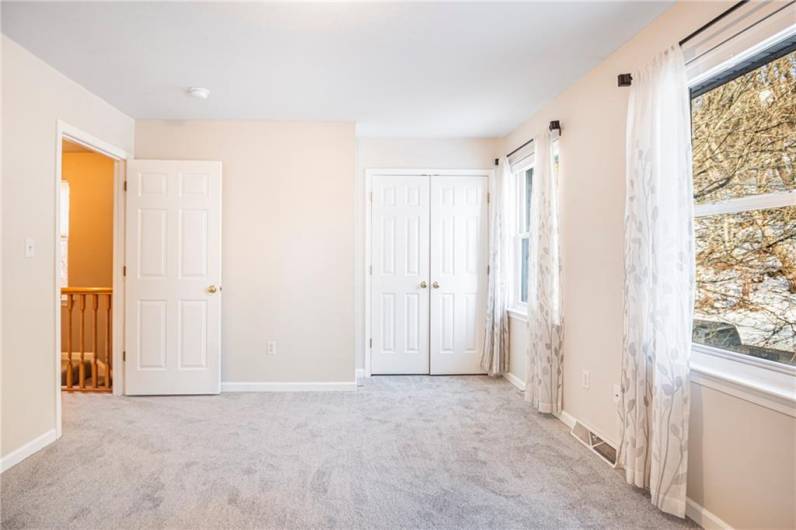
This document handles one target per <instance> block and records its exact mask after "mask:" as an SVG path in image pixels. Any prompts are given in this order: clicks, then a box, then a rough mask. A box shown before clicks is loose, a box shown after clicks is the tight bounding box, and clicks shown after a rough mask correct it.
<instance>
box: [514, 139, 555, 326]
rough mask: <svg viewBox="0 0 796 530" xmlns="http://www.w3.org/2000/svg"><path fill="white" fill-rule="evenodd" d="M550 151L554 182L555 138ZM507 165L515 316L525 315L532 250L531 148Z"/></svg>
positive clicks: (532, 168) (519, 153)
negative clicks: (509, 171)
mask: <svg viewBox="0 0 796 530" xmlns="http://www.w3.org/2000/svg"><path fill="white" fill-rule="evenodd" d="M550 149H551V153H550V154H551V156H552V163H553V168H552V169H553V172H554V174H555V175H556V178H557V176H558V168H559V155H558V149H559V146H558V136H555V137H554V138H552V141H551V146H550ZM509 163H510V164H511V169H512V175H513V177H514V186H513V196H514V210H513V215H512V216H511V219H510V224H511V225H512V226H513V227H514V228H513V238H512V239H513V241H512V256H513V259H512V262H513V269H514V274H513V282H512V283H513V288H512V291H513V292H512V297H511V306H512V309H513V310H514V311H515V312H516V313H527V310H528V260H529V257H530V250H531V242H530V229H531V214H532V213H533V212H532V208H533V201H532V199H533V187H534V171H535V157H534V152H533V144H532V143H531V144H530V145H529V146H528V147H527V148H526V149H525V150H524V152H523V151H520V152H518V153H517V154H516V156H515V157H514V158H513V159H512V158H509Z"/></svg>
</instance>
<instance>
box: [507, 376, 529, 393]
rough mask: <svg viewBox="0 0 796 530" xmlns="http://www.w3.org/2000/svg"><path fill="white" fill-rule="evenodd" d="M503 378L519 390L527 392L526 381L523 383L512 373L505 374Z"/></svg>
mask: <svg viewBox="0 0 796 530" xmlns="http://www.w3.org/2000/svg"><path fill="white" fill-rule="evenodd" d="M503 378H504V379H505V380H506V381H508V382H509V383H511V384H512V385H514V386H516V387H517V389H518V390H521V391H523V392H524V391H525V381H523V380H522V379H520V378H519V377H517V376H516V375H514V374H512V373H511V372H507V373H505V374H503Z"/></svg>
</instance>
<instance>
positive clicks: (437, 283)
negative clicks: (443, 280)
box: [431, 282, 439, 289]
mask: <svg viewBox="0 0 796 530" xmlns="http://www.w3.org/2000/svg"><path fill="white" fill-rule="evenodd" d="M431 287H433V288H434V289H439V282H434V283H432V284H431Z"/></svg>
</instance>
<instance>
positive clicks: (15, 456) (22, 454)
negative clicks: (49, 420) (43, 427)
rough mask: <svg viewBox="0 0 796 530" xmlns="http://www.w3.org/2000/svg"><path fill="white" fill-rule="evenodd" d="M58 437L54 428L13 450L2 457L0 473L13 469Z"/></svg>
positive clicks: (0, 459)
mask: <svg viewBox="0 0 796 530" xmlns="http://www.w3.org/2000/svg"><path fill="white" fill-rule="evenodd" d="M57 439H58V436H56V434H55V429H52V430H49V431H47V432H45V433H44V434H42V435H40V436H37V437H36V438H34V439H33V440H31V441H29V442H28V443H26V444H25V445H23V446H22V447H20V448H18V449H15V450H14V451H11V452H10V453H8V454H7V455H6V456H4V457H3V458H0V473H3V472H4V471H7V470H9V469H11V468H12V467H14V466H15V465H17V464H19V463H20V462H22V461H23V460H25V459H26V458H27V457H29V456H30V455H32V454H33V453H36V452H38V451H41V450H42V449H44V448H45V447H47V446H48V445H50V444H51V443H53V442H54V441H55V440H57Z"/></svg>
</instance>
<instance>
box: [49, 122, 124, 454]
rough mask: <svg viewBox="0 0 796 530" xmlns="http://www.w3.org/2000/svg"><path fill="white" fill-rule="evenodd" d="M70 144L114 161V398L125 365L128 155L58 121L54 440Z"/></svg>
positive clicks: (58, 417)
mask: <svg viewBox="0 0 796 530" xmlns="http://www.w3.org/2000/svg"><path fill="white" fill-rule="evenodd" d="M64 140H69V141H70V142H75V143H77V144H80V145H82V146H83V147H86V148H88V149H89V150H91V151H94V152H98V153H100V154H103V155H105V156H107V157H109V158H111V159H113V161H114V170H113V209H114V212H113V324H112V328H113V337H112V338H111V342H112V344H111V348H112V351H113V366H114V367H115V368H114V370H113V372H114V377H113V394H114V395H117V396H120V395H122V394H123V392H124V375H123V374H124V363H123V361H122V349H123V342H124V278H123V277H122V267H123V266H124V237H125V225H124V218H125V210H124V209H125V206H126V201H125V196H124V192H123V190H124V180H125V170H126V167H125V161H126V160H127V158H128V154H127V152H126V151H125V150H124V149H121V148H119V147H116V146H114V145H113V144H110V143H108V142H105V141H103V140H100V139H99V138H97V137H95V136H92V135H91V134H89V133H87V132H85V131H83V130H81V129H78V128H77V127H74V126H72V125H69V124H68V123H66V122H64V121H61V120H58V121H57V122H56V126H55V224H54V242H55V249H54V253H53V256H54V259H53V293H54V295H55V329H54V330H53V334H54V339H55V341H54V343H55V436H56V439H57V438H60V437H61V433H62V429H63V422H62V419H61V414H62V413H61V286H60V281H59V280H60V275H59V266H60V262H61V246H60V244H59V242H60V226H59V224H60V222H61V179H62V178H63V167H62V166H63V141H64Z"/></svg>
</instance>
